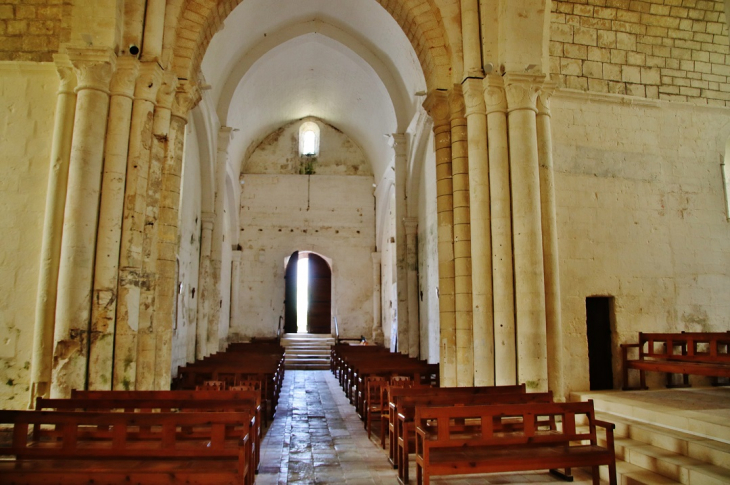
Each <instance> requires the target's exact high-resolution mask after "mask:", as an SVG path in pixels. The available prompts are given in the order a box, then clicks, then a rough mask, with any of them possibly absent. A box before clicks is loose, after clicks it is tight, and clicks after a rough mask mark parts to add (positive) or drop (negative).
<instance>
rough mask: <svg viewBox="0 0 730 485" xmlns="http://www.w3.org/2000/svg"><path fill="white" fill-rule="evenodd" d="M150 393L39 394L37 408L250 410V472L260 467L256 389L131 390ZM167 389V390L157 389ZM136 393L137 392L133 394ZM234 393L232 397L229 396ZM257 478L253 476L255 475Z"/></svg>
mask: <svg viewBox="0 0 730 485" xmlns="http://www.w3.org/2000/svg"><path fill="white" fill-rule="evenodd" d="M130 392H131V393H146V392H148V391H111V392H109V393H108V394H109V395H111V396H113V395H114V394H115V393H116V394H121V393H125V394H127V396H126V397H121V396H120V397H103V398H93V399H90V398H71V399H46V398H37V399H36V405H35V409H36V410H37V411H49V410H55V411H76V412H90V411H91V412H112V411H116V412H141V413H159V412H173V411H175V412H248V413H249V414H250V415H251V420H250V422H249V428H250V429H251V433H250V435H251V457H250V459H249V462H250V463H252V466H251V467H250V473H251V474H254V473H255V472H256V470H258V466H259V461H260V455H261V439H262V429H261V421H260V419H261V397H260V395H259V394H258V393H256V392H251V391H238V392H233V393H225V394H227V395H226V396H223V397H216V396H215V394H216V393H218V394H220V392H217V391H216V392H213V393H212V394H213V397H211V398H210V399H201V398H195V399H183V398H179V397H178V398H171V397H170V394H172V395H174V394H176V393H178V391H167V393H168V394H167V396H166V398H144V397H129V395H128V394H129V393H130ZM155 392H158V393H159V392H165V391H155ZM132 395H134V394H132ZM229 396H230V397H229ZM251 478H252V480H253V476H252V477H251Z"/></svg>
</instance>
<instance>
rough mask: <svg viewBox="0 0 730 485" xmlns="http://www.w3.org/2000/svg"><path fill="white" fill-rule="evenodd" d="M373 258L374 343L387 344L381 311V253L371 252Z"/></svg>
mask: <svg viewBox="0 0 730 485" xmlns="http://www.w3.org/2000/svg"><path fill="white" fill-rule="evenodd" d="M370 256H371V257H372V258H373V331H372V334H373V337H372V338H373V343H374V344H375V345H385V336H384V335H383V321H382V318H381V317H382V315H381V313H380V298H381V296H380V286H381V285H380V253H377V252H376V253H370Z"/></svg>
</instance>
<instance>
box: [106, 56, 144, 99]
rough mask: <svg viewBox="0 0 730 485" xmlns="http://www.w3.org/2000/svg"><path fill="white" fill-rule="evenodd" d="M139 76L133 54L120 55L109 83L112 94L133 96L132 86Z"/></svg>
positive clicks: (137, 63)
mask: <svg viewBox="0 0 730 485" xmlns="http://www.w3.org/2000/svg"><path fill="white" fill-rule="evenodd" d="M137 76H139V61H138V60H137V58H136V57H133V56H122V57H120V58H118V59H117V70H116V72H115V73H114V77H113V78H112V83H111V94H112V96H125V97H127V98H131V99H133V98H134V86H135V84H136V82H137Z"/></svg>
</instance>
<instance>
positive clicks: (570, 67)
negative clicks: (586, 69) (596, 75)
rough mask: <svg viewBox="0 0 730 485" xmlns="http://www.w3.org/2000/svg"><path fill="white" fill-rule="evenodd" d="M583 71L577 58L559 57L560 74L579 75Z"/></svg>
mask: <svg viewBox="0 0 730 485" xmlns="http://www.w3.org/2000/svg"><path fill="white" fill-rule="evenodd" d="M582 73H583V65H582V62H581V61H580V60H578V59H561V60H560V74H565V75H572V76H580V75H581V74H582Z"/></svg>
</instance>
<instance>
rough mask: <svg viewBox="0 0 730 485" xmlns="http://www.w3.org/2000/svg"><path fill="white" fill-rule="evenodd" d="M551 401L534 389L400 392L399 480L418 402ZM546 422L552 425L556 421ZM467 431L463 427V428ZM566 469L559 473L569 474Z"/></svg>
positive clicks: (402, 477) (405, 467)
mask: <svg viewBox="0 0 730 485" xmlns="http://www.w3.org/2000/svg"><path fill="white" fill-rule="evenodd" d="M551 402H553V393H552V392H549V391H548V392H535V393H529V394H528V393H525V392H517V393H505V394H471V395H463V394H461V395H459V394H453V395H447V394H434V395H421V396H407V395H406V396H400V397H399V399H398V400H397V403H396V414H397V417H396V428H395V430H396V432H395V439H396V440H397V447H396V450H397V453H396V460H397V465H398V481H399V482H400V483H408V467H409V460H408V455H409V454H410V453H413V451H414V450H413V448H412V447H411V445H410V442H411V441H412V440H413V439H414V433H415V415H416V408H417V407H419V406H437V407H438V406H478V405H492V404H523V403H551ZM515 424H516V425H517V426H516V427H517V428H520V427H521V425H522V423H521V422H517V423H509V422H504V423H501V422H499V423H495V426H500V425H502V426H510V429H514V428H515V426H514V425H515ZM547 424H548V425H550V426H552V427H553V428H554V427H555V422H554V421H553V422H549V423H547ZM465 431H466V429H465ZM568 474H569V471H568V472H566V473H565V474H561V476H568Z"/></svg>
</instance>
